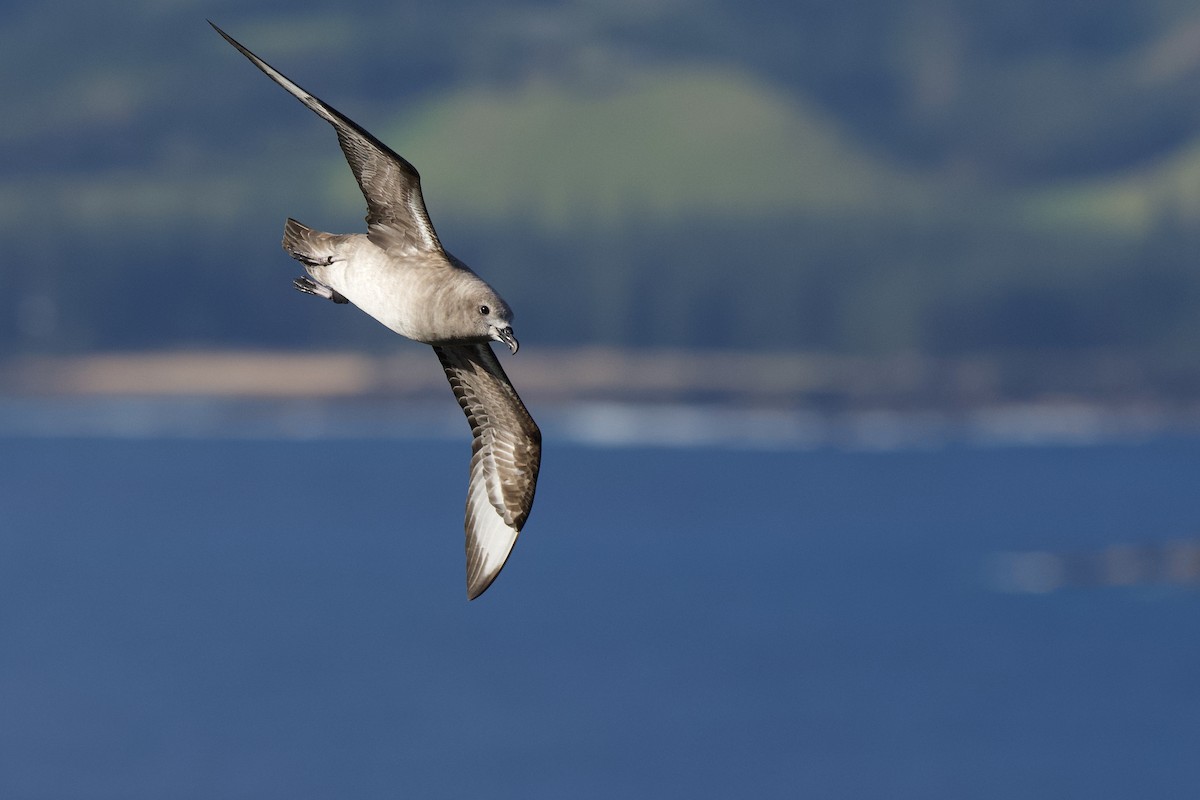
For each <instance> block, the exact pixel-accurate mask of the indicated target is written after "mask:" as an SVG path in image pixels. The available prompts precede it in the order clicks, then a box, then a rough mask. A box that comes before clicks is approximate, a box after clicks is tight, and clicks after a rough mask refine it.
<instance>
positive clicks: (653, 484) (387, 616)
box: [0, 419, 1200, 800]
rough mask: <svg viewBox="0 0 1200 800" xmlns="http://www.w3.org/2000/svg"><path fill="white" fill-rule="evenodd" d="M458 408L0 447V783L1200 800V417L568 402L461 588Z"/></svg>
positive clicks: (232, 789) (108, 790)
mask: <svg viewBox="0 0 1200 800" xmlns="http://www.w3.org/2000/svg"><path fill="white" fill-rule="evenodd" d="M458 424H459V425H461V426H462V429H461V431H460V432H459V433H460V434H461V435H458V436H453V435H441V434H440V433H439V434H438V435H435V436H429V437H422V436H420V435H405V436H389V437H387V438H384V439H372V438H370V437H362V436H348V437H339V436H315V437H312V438H303V437H300V438H296V437H280V436H263V437H261V438H256V437H255V436H253V435H239V436H236V437H216V438H209V437H203V436H166V435H163V436H160V435H54V436H50V435H46V436H43V435H37V434H30V435H10V436H7V437H5V438H3V439H0V452H2V453H3V457H2V459H0V797H3V798H123V799H126V800H129V799H133V798H147V799H149V798H308V797H312V798H318V797H320V798H327V797H338V798H345V797H354V798H385V797H386V798H397V797H420V798H463V797H487V798H617V797H640V798H650V797H663V798H674V797H693V798H732V797H739V798H740V797H753V798H796V797H821V798H868V797H877V798H888V800H895V799H896V798H956V799H963V798H1073V797H1078V798H1087V800H1103V799H1104V798H1133V797H1139V798H1141V797H1153V798H1195V797H1198V796H1200V755H1198V754H1200V588H1198V583H1197V581H1196V580H1193V579H1191V578H1190V577H1189V576H1190V573H1188V572H1187V567H1188V562H1187V554H1188V553H1189V552H1191V551H1189V550H1188V547H1189V546H1190V545H1189V544H1188V543H1194V542H1195V541H1196V540H1197V536H1198V535H1200V480H1198V479H1200V439H1196V438H1193V437H1187V436H1167V435H1164V436H1156V437H1150V438H1146V439H1142V440H1138V441H1122V442H1106V441H1092V442H1089V443H1085V444H1071V445H1064V444H1044V443H1043V444H1037V443H1032V444H1022V445H1016V446H995V445H979V444H963V443H955V442H941V443H937V444H934V445H929V446H911V447H907V446H897V447H891V448H886V449H879V448H874V449H870V448H866V449H859V448H848V447H837V446H814V447H777V448H765V447H759V446H738V445H737V444H731V443H728V442H725V443H718V444H711V443H708V444H706V443H697V444H692V445H688V444H684V443H678V442H677V443H675V444H673V445H671V446H666V445H657V446H645V445H638V444H636V443H635V442H628V441H627V442H624V443H622V445H621V446H600V445H596V444H589V443H587V442H586V441H585V440H584V439H571V438H570V437H557V438H556V437H554V436H552V435H549V434H551V433H552V431H550V430H548V431H547V432H548V436H547V442H546V451H545V460H544V466H543V472H542V481H541V484H540V487H539V490H538V496H537V503H536V506H535V509H534V513H533V515H532V516H531V518H530V522H529V524H528V525H527V527H526V529H525V531H524V533H523V534H522V536H521V539H520V541H519V542H518V544H517V547H516V550H515V551H514V554H513V557H512V559H511V560H510V562H509V564H508V566H507V567H506V569H505V570H504V572H503V573H502V574H501V575H500V577H499V579H498V580H497V581H496V583H495V584H494V585H493V586H492V588H491V589H490V590H489V591H488V592H487V593H486V594H485V595H484V596H483V597H481V598H480V599H479V600H477V601H475V602H472V603H468V602H467V600H466V590H465V585H464V563H463V560H464V558H463V534H462V510H463V502H464V497H465V486H466V479H467V459H468V456H469V442H468V440H467V432H466V426H465V424H463V423H462V422H461V419H460V420H459V421H458ZM1172 548H1174V549H1172ZM1172 553H1174V556H1172V555H1171V554H1172ZM1172 558H1173V559H1174V561H1172ZM1152 561H1165V562H1170V563H1165V564H1161V563H1160V564H1150V563H1149V562H1152ZM1131 565H1132V566H1131ZM1122 570H1124V571H1122ZM1172 570H1173V571H1172Z"/></svg>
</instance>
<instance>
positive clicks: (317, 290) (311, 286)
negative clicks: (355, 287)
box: [292, 277, 350, 303]
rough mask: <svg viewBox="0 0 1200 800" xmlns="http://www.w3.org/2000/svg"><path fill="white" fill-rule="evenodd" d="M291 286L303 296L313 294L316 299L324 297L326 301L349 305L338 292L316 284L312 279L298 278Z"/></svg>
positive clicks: (321, 284)
mask: <svg viewBox="0 0 1200 800" xmlns="http://www.w3.org/2000/svg"><path fill="white" fill-rule="evenodd" d="M292 286H293V288H295V289H296V290H297V291H301V292H304V293H305V294H313V295H316V296H317V297H324V298H325V299H326V300H332V301H333V302H335V303H349V302H350V301H349V300H347V299H346V298H345V296H344V295H342V294H341V293H340V292H337V291H335V290H333V289H331V288H330V287H328V286H326V285H325V284H323V283H317V282H316V281H314V280H313V279H312V278H307V277H300V278H296V280H294V281H292Z"/></svg>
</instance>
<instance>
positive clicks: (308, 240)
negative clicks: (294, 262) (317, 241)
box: [283, 217, 316, 260]
mask: <svg viewBox="0 0 1200 800" xmlns="http://www.w3.org/2000/svg"><path fill="white" fill-rule="evenodd" d="M314 233H316V231H314V230H313V229H312V228H310V227H308V226H307V225H305V224H304V223H302V222H297V221H296V220H294V219H292V218H291V217H288V221H287V222H286V223H284V226H283V249H284V250H286V251H287V252H288V254H289V255H291V256H292V257H293V258H296V257H298V256H301V255H306V256H307V255H312V252H311V251H312V249H313V247H312V245H313V244H314V242H313V234H314ZM301 260H303V259H301Z"/></svg>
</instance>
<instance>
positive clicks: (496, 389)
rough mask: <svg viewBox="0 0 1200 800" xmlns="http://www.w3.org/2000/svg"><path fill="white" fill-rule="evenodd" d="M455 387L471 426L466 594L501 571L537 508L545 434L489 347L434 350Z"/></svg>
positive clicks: (478, 589) (471, 594)
mask: <svg viewBox="0 0 1200 800" xmlns="http://www.w3.org/2000/svg"><path fill="white" fill-rule="evenodd" d="M433 349H434V350H435V351H436V352H437V355H438V358H439V359H440V360H441V362H442V368H443V369H444V370H446V377H447V378H448V379H449V380H450V388H452V389H453V390H454V396H455V397H457V398H458V404H459V405H460V406H462V410H463V412H464V413H466V415H467V421H468V422H469V423H470V424H471V433H472V434H473V436H474V441H473V442H472V444H471V481H470V484H469V486H468V489H467V520H466V530H467V596H468V597H469V598H470V599H472V600H474V599H475V598H476V597H478V596H479V595H481V594H483V591H484V589H487V587H488V586H490V585H491V583H492V581H493V580H495V579H496V576H497V575H498V574H499V573H500V569H501V568H502V567H503V566H504V562H505V561H506V560H507V559H508V554H509V553H510V552H511V551H512V548H513V545H514V544H516V541H517V534H519V533H520V532H521V527H522V526H523V525H524V524H525V519H526V518H527V517H528V516H529V510H530V508H532V507H533V494H534V490H535V489H536V488H537V477H538V469H539V468H540V466H541V462H542V433H541V431H540V430H538V426H537V424H536V423H534V421H533V418H532V417H530V416H529V412H528V411H527V410H525V404H524V403H522V402H521V398H520V397H518V396H517V392H516V390H515V389H513V386H512V384H511V383H510V382H509V380H508V376H507V375H505V374H504V369H503V368H502V367H501V366H500V362H499V361H498V360H497V359H496V354H495V353H493V352H492V348H491V345H488V344H473V345H454V346H444V345H434V347H433Z"/></svg>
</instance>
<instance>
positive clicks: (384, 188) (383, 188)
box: [208, 20, 441, 250]
mask: <svg viewBox="0 0 1200 800" xmlns="http://www.w3.org/2000/svg"><path fill="white" fill-rule="evenodd" d="M208 24H209V25H212V26H213V29H215V30H216V32H217V33H219V34H221V36H223V37H224V38H225V41H227V42H229V43H230V44H231V45H233V46H234V47H236V48H237V49H238V50H239V51H240V52H241V54H242V55H244V56H245V57H246V58H248V59H250V61H251V62H252V63H253V64H254V66H256V67H258V68H259V69H261V70H262V71H263V72H265V73H266V74H267V76H268V77H269V78H271V80H273V81H275V82H276V83H278V84H279V85H280V86H282V87H283V88H284V89H287V90H288V91H289V92H290V93H291V94H292V95H294V96H295V97H296V98H297V99H298V100H299V101H300V102H301V103H304V105H306V106H308V107H309V108H311V109H312V110H313V111H314V112H316V113H317V114H318V115H319V116H320V117H321V118H322V119H324V120H325V121H326V122H328V123H329V124H331V125H333V127H334V129H335V130H337V136H338V142H340V143H341V145H342V152H343V153H345V154H346V161H348V162H349V163H350V169H351V170H352V171H353V172H354V178H355V179H356V180H357V181H358V187H359V188H360V189H362V193H363V197H365V198H366V199H367V227H368V231H369V232H370V233H369V235H370V237H371V240H372V241H374V242H375V243H376V244H378V245H379V246H380V247H392V246H397V245H399V246H401V247H405V248H408V249H415V250H440V249H441V243H440V242H438V238H437V234H436V233H435V232H434V230H433V224H432V223H431V222H430V221H429V213H428V212H427V211H426V210H425V201H424V200H423V199H422V198H421V176H420V175H419V174H417V170H416V169H415V168H414V167H413V165H412V164H410V163H408V162H407V161H405V160H404V158H402V157H401V156H399V155H397V154H396V153H395V152H393V151H392V149H391V148H389V147H388V146H387V145H385V144H384V143H383V142H381V141H379V140H378V139H376V138H375V137H374V136H372V135H371V134H369V133H367V132H366V131H365V130H363V129H362V128H360V127H359V126H358V124H357V123H355V122H354V120H352V119H350V118H349V117H346V116H344V115H343V114H341V112H339V111H338V110H337V109H335V108H333V107H332V106H329V105H327V104H325V103H324V102H322V101H321V100H320V99H319V98H316V97H314V96H312V95H311V94H309V93H308V92H306V91H304V89H302V88H300V87H299V86H297V85H296V84H294V83H292V82H291V81H290V80H288V79H287V78H286V77H284V75H283V74H282V73H280V72H279V71H278V70H276V69H275V68H274V67H272V66H271V65H270V64H268V63H267V62H265V61H263V60H262V59H261V58H259V57H258V56H256V55H254V53H251V52H250V51H249V50H247V49H246V48H245V47H243V46H242V45H241V43H239V42H238V41H237V40H236V39H234V38H233V37H232V36H230V35H229V34H227V33H226V32H225V31H223V30H221V29H220V28H218V27H217V26H216V25H215V24H214V23H213V22H212V21H211V20H210V21H209V23H208Z"/></svg>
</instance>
